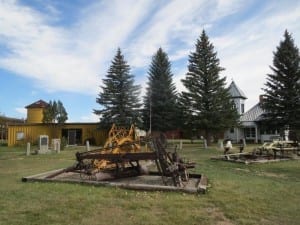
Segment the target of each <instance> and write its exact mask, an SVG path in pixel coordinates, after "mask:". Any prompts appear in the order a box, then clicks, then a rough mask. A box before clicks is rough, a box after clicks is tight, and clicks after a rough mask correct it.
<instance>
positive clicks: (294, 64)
mask: <svg viewBox="0 0 300 225" xmlns="http://www.w3.org/2000/svg"><path fill="white" fill-rule="evenodd" d="M273 54H274V58H273V66H270V68H271V70H272V71H273V73H272V74H268V75H267V82H266V83H265V86H266V88H263V90H264V92H265V95H264V99H263V102H262V107H263V109H264V110H265V114H264V117H265V119H266V121H268V123H271V124H273V125H275V126H276V127H277V128H279V129H283V127H284V126H287V125H288V126H290V127H291V128H296V129H299V128H300V56H299V50H298V48H297V46H296V45H295V43H294V40H293V38H292V36H291V34H290V33H289V32H288V31H287V30H286V31H285V33H284V40H283V41H281V42H280V44H279V46H278V47H277V50H276V52H274V53H273Z"/></svg>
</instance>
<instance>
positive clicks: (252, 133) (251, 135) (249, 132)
mask: <svg viewBox="0 0 300 225" xmlns="http://www.w3.org/2000/svg"><path fill="white" fill-rule="evenodd" d="M244 131H245V136H246V138H255V127H251V128H245V130H244Z"/></svg>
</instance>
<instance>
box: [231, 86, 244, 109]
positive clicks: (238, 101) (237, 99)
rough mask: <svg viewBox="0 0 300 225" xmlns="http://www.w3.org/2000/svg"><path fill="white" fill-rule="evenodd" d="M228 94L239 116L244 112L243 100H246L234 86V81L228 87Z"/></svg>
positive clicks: (242, 93) (241, 92)
mask: <svg viewBox="0 0 300 225" xmlns="http://www.w3.org/2000/svg"><path fill="white" fill-rule="evenodd" d="M229 93H230V95H231V97H232V99H233V101H234V103H235V106H236V109H237V111H238V113H239V114H243V113H244V112H245V100H246V99H247V97H246V95H245V94H244V92H243V91H242V90H241V89H240V88H239V87H238V86H237V85H236V84H235V82H234V81H232V82H231V84H230V85H229Z"/></svg>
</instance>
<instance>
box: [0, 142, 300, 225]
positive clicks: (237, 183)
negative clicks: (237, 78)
mask: <svg viewBox="0 0 300 225" xmlns="http://www.w3.org/2000/svg"><path fill="white" fill-rule="evenodd" d="M250 148H252V147H251V146H248V150H250ZM78 150H79V147H77V148H75V147H73V148H66V149H65V150H64V151H62V152H61V153H60V154H48V155H30V156H25V148H8V147H0V194H1V195H0V225H2V224H5V225H8V224H9V225H14V224H26V225H27V224H39V225H40V224H59V225H62V224H74V225H76V224H83V225H84V224H87V225H91V224H106V225H114V224H124V225H126V224H128V225H129V224H130V225H134V224H137V225H141V224H153V225H154V224H155V225H158V224H164V225H165V224H172V225H173V224H180V225H184V224H186V225H192V224H220V225H221V224H223V225H227V224H300V213H299V212H300V160H293V161H285V162H277V163H268V164H260V165H244V164H234V163H229V162H223V161H213V160H210V157H212V156H215V155H219V154H222V151H220V150H218V149H217V148H214V147H212V148H209V149H203V148H201V145H200V144H199V143H197V144H188V142H187V143H185V144H184V149H183V150H180V151H179V154H180V155H181V156H184V157H186V158H188V159H191V160H194V161H196V162H197V168H196V169H195V170H194V171H193V172H197V173H201V174H205V175H206V176H207V177H208V179H209V184H210V187H209V189H208V192H207V193H206V194H205V195H195V194H184V193H170V192H144V191H130V190H124V189H118V188H108V187H94V186H87V185H79V184H63V183H44V182H27V183H23V182H21V178H22V177H23V176H28V175H33V174H37V173H41V172H46V171H49V170H53V169H58V168H64V167H67V166H71V165H73V164H74V163H75V152H76V151H78ZM81 150H83V149H81ZM236 151H237V150H236Z"/></svg>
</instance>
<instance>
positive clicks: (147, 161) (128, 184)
mask: <svg viewBox="0 0 300 225" xmlns="http://www.w3.org/2000/svg"><path fill="white" fill-rule="evenodd" d="M141 143H142V144H143V146H141ZM194 167H195V163H194V162H190V161H187V160H184V159H182V158H180V157H179V155H178V151H176V147H174V146H173V149H172V147H171V148H170V146H169V144H168V142H167V139H166V137H165V136H164V135H163V134H162V133H157V134H155V135H151V136H147V137H145V138H144V139H143V140H137V139H136V138H135V132H134V126H131V127H130V128H129V129H126V128H124V127H117V126H116V125H113V126H112V128H111V129H110V131H109V133H108V138H107V141H106V143H105V144H104V146H103V147H102V148H99V149H94V150H91V151H84V152H77V153H76V163H75V165H74V166H71V167H69V168H66V169H60V170H57V171H50V172H48V173H44V174H39V175H36V176H31V177H26V178H24V179H23V180H24V181H27V180H47V181H50V180H51V181H67V182H79V183H89V184H93V185H108V186H119V187H123V188H129V189H142V190H169V191H184V192H189V193H199V192H201V193H204V192H205V190H206V187H207V178H206V176H204V175H201V174H193V173H190V172H189V169H192V168H194Z"/></svg>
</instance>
